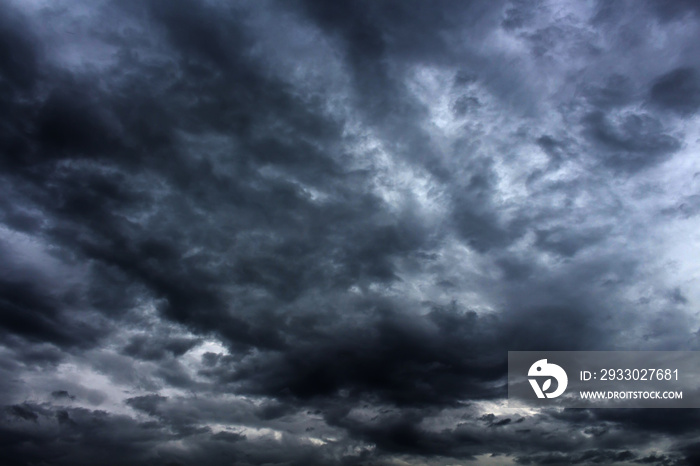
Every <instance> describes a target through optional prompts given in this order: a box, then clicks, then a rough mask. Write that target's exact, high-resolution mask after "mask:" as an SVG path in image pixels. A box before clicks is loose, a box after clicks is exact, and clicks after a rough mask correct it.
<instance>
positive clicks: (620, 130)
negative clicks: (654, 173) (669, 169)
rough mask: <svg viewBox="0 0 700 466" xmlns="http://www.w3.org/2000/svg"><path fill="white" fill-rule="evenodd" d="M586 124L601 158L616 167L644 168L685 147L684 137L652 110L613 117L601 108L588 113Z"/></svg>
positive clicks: (620, 168) (628, 169) (626, 169)
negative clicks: (667, 127)
mask: <svg viewBox="0 0 700 466" xmlns="http://www.w3.org/2000/svg"><path fill="white" fill-rule="evenodd" d="M584 125H585V126H586V129H587V132H588V133H589V135H590V138H591V140H592V141H593V142H594V143H595V148H596V149H597V150H599V151H600V152H601V161H602V162H603V163H604V164H605V165H607V166H609V167H611V168H613V169H615V170H621V171H627V172H635V171H638V170H642V169H644V168H647V167H649V166H653V165H655V164H657V163H660V162H661V161H664V160H666V159H668V158H669V157H670V156H671V155H673V153H674V152H675V151H677V150H678V149H679V148H680V147H681V143H680V141H679V140H678V139H676V138H674V137H673V136H672V135H670V134H668V133H667V132H666V131H664V128H663V126H662V124H661V122H660V121H659V120H658V119H656V118H654V117H653V116H651V115H648V114H634V113H631V114H626V115H622V116H620V117H619V118H615V119H613V118H611V116H610V115H606V114H604V113H602V112H599V111H598V112H593V113H591V114H589V115H587V116H586V117H585V120H584Z"/></svg>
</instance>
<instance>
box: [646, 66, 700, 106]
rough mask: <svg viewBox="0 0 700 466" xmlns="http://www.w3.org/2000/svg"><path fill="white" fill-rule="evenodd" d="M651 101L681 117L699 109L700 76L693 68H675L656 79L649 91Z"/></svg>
mask: <svg viewBox="0 0 700 466" xmlns="http://www.w3.org/2000/svg"><path fill="white" fill-rule="evenodd" d="M650 97H651V101H652V102H653V103H654V104H656V105H659V106H661V107H662V108H667V109H669V110H672V111H674V112H677V113H679V114H681V115H687V114H691V113H695V112H697V110H698V109H699V108H700V75H698V72H697V70H696V69H695V68H677V69H675V70H673V71H670V72H668V73H666V74H664V75H663V76H660V77H658V78H657V79H656V80H655V81H654V84H653V85H652V86H651V90H650Z"/></svg>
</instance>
